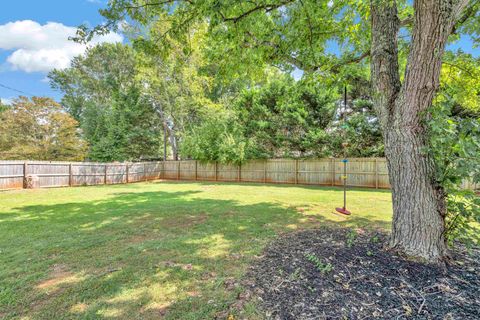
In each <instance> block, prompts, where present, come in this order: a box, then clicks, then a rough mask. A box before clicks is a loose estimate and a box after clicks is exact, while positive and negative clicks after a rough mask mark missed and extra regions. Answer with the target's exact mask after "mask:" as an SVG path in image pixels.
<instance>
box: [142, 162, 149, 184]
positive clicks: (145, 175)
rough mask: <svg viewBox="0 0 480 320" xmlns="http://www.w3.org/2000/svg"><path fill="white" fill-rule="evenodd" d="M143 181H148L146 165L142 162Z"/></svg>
mask: <svg viewBox="0 0 480 320" xmlns="http://www.w3.org/2000/svg"><path fill="white" fill-rule="evenodd" d="M143 180H144V181H148V177H147V164H146V163H145V162H144V163H143Z"/></svg>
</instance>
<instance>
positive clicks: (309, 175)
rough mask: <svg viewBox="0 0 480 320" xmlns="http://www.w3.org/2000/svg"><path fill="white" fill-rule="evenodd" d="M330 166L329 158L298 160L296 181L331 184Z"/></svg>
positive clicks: (331, 165) (331, 162) (331, 166)
mask: <svg viewBox="0 0 480 320" xmlns="http://www.w3.org/2000/svg"><path fill="white" fill-rule="evenodd" d="M332 168H333V161H332V160H331V159H319V160H298V163H297V169H298V174H297V183H301V184H318V185H332V184H333V181H332V179H333V177H332Z"/></svg>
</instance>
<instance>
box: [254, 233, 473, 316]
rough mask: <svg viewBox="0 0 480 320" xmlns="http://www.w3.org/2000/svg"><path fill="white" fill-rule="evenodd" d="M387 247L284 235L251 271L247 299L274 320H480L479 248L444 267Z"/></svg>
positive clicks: (378, 242)
mask: <svg viewBox="0 0 480 320" xmlns="http://www.w3.org/2000/svg"><path fill="white" fill-rule="evenodd" d="M385 241H386V235H385V234H382V233H371V232H364V231H361V230H358V231H353V230H346V229H327V228H325V229H317V230H308V231H301V232H297V233H293V234H287V235H284V236H282V237H280V238H279V239H277V240H275V241H274V242H272V243H271V244H270V246H268V247H267V249H266V250H265V252H264V255H263V256H262V257H260V258H259V259H258V261H256V263H255V264H254V265H253V266H252V268H251V270H250V271H249V273H248V275H247V277H246V278H247V279H249V280H248V281H247V282H246V283H245V285H246V287H247V293H248V295H249V296H250V295H251V296H254V297H257V298H258V299H259V300H260V305H261V306H262V308H263V309H264V311H265V313H266V314H267V317H268V318H273V319H371V318H380V319H404V318H405V319H406V318H408V319H480V275H479V272H480V254H479V251H478V250H474V251H470V252H466V251H465V250H457V251H456V252H455V253H454V255H453V258H454V262H452V263H451V264H449V265H448V266H447V267H446V269H445V268H441V267H436V266H432V265H428V264H422V263H418V262H413V261H407V260H405V259H402V258H401V257H398V256H396V255H393V254H392V253H391V252H388V251H386V250H385V249H384V244H385ZM315 257H316V258H318V260H316V258H315ZM315 260H316V261H315ZM330 269H331V270H330Z"/></svg>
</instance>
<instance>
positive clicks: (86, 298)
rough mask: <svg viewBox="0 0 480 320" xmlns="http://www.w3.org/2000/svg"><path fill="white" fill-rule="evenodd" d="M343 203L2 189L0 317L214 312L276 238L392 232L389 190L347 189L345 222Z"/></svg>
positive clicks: (315, 192) (209, 189)
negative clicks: (326, 228) (326, 231)
mask: <svg viewBox="0 0 480 320" xmlns="http://www.w3.org/2000/svg"><path fill="white" fill-rule="evenodd" d="M342 201H343V195H342V192H341V189H337V188H319V187H303V186H285V185H261V184H251V185H247V184H223V183H218V184H215V183H181V182H179V183H174V182H154V183H138V184H130V185H116V186H98V187H79V188H64V189H42V190H19V191H8V192H0V265H1V268H0V318H6V319H14V318H18V319H21V318H26V319H72V318H73V319H75V318H79V319H98V318H100V319H102V318H104V319H112V318H115V319H157V318H159V317H165V318H167V319H212V318H214V316H215V315H216V314H218V313H220V312H222V311H224V310H226V309H227V308H228V306H229V305H230V304H231V303H232V302H233V301H234V300H235V298H236V296H237V295H238V293H239V291H241V290H242V289H241V287H240V286H238V285H237V282H238V281H239V279H241V277H242V275H243V274H244V272H245V270H246V267H247V266H248V265H249V264H250V263H251V262H252V259H253V258H254V256H255V255H258V254H259V253H260V252H261V250H262V248H263V247H264V246H265V244H266V243H267V242H268V241H269V240H270V239H272V237H274V236H275V235H277V234H279V233H283V232H290V231H293V230H297V229H302V228H310V227H319V226H322V225H325V224H330V223H333V224H336V225H339V226H351V227H363V228H384V229H388V228H389V224H390V223H389V221H390V219H391V204H390V193H389V192H388V191H382V190H371V189H368V190H367V189H356V190H351V191H350V192H349V198H348V207H349V209H350V210H351V211H352V212H353V213H354V214H353V215H352V216H350V217H345V216H340V215H337V214H334V213H333V211H334V208H335V207H336V206H341V204H342ZM232 283H233V285H232ZM245 309H246V310H247V312H249V311H248V310H250V312H251V314H252V315H253V314H254V313H255V307H254V306H251V305H247V306H246V307H245Z"/></svg>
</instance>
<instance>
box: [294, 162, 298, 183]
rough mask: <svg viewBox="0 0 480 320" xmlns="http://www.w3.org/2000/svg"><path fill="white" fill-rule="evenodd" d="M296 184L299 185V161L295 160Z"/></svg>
mask: <svg viewBox="0 0 480 320" xmlns="http://www.w3.org/2000/svg"><path fill="white" fill-rule="evenodd" d="M295 184H298V159H295Z"/></svg>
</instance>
